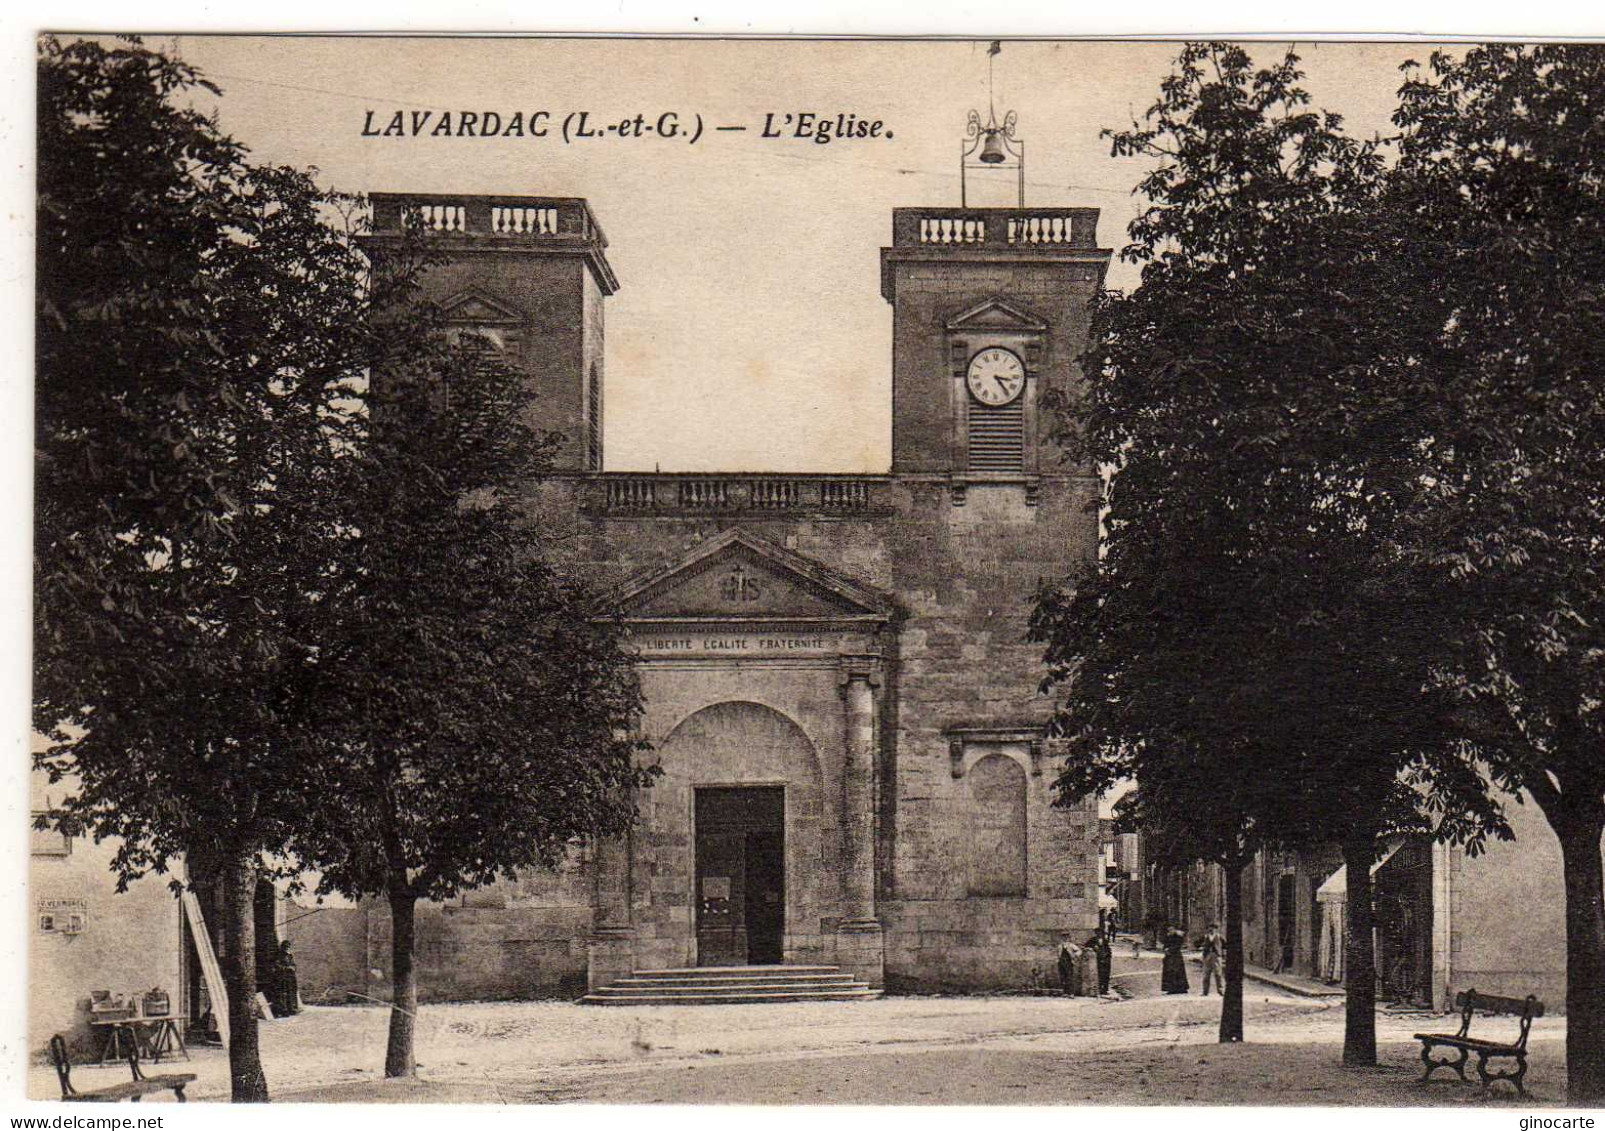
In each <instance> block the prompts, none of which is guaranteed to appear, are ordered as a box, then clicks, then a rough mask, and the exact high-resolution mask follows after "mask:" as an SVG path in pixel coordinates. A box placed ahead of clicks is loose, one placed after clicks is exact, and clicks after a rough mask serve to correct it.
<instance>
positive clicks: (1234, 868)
mask: <svg viewBox="0 0 1605 1131" xmlns="http://www.w3.org/2000/svg"><path fill="white" fill-rule="evenodd" d="M1225 872H1226V988H1225V996H1224V997H1223V998H1222V999H1221V1003H1220V1041H1221V1043H1222V1044H1231V1043H1233V1042H1236V1041H1241V1040H1242V1039H1243V864H1242V862H1241V861H1234V862H1233V863H1230V864H1227V865H1226V868H1225Z"/></svg>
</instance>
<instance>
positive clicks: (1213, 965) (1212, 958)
mask: <svg viewBox="0 0 1605 1131" xmlns="http://www.w3.org/2000/svg"><path fill="white" fill-rule="evenodd" d="M1198 949H1199V955H1200V957H1201V958H1202V959H1203V962H1204V993H1203V996H1204V997H1208V996H1209V985H1210V981H1211V980H1213V981H1214V983H1215V990H1216V992H1218V993H1220V994H1221V995H1223V996H1224V995H1225V993H1226V983H1225V982H1224V981H1222V979H1221V973H1220V967H1221V960H1222V959H1223V958H1225V956H1226V940H1225V939H1224V938H1222V937H1221V933H1220V925H1219V924H1218V923H1211V924H1210V925H1209V930H1208V931H1206V932H1205V933H1204V941H1203V943H1202V944H1201V945H1200V946H1199V948H1198Z"/></svg>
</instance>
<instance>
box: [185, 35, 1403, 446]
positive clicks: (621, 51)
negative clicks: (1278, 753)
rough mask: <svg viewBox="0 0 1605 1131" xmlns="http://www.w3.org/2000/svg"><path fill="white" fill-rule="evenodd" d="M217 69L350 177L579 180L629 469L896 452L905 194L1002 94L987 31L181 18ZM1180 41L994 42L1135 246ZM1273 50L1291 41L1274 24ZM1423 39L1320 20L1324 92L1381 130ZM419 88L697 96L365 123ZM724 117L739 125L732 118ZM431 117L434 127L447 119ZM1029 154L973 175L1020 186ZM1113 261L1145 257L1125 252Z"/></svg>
mask: <svg viewBox="0 0 1605 1131" xmlns="http://www.w3.org/2000/svg"><path fill="white" fill-rule="evenodd" d="M153 43H154V44H155V45H159V46H161V47H163V48H165V49H168V50H176V51H177V53H178V54H179V55H180V56H181V57H182V58H183V59H184V60H185V61H187V62H189V63H191V64H192V65H194V66H196V67H198V68H199V69H200V70H201V71H203V72H204V73H205V74H206V75H207V76H208V77H210V78H211V79H213V80H214V81H215V82H216V83H217V84H218V85H219V86H220V87H221V88H222V89H223V95H222V97H221V98H220V99H217V100H216V103H215V109H216V113H217V116H218V121H219V123H220V125H221V126H222V128H223V129H224V130H225V131H227V132H228V133H230V134H232V135H233V136H234V137H236V138H237V139H238V140H240V141H241V142H243V143H244V144H246V145H247V146H248V147H250V149H251V150H252V152H253V154H254V155H255V157H256V158H257V159H259V160H264V161H272V162H276V163H284V164H291V165H296V166H303V167H304V166H315V167H316V168H317V169H318V170H319V176H320V180H321V181H322V182H323V183H324V184H325V185H327V186H328V187H332V188H336V189H340V190H344V191H350V192H408V191H412V192H435V193H451V192H462V193H507V194H528V195H552V196H583V197H586V198H588V199H589V200H590V202H591V207H592V209H593V211H594V212H595V214H596V216H597V218H598V220H599V221H600V223H601V226H602V228H603V229H604V231H605V232H606V233H607V237H608V240H609V247H608V252H607V254H608V258H609V260H610V262H611V264H612V266H613V269H614V271H615V272H616V273H617V275H618V278H619V281H620V290H619V292H618V294H616V295H615V296H613V297H612V298H611V299H609V300H608V301H607V305H606V319H607V340H606V359H605V364H606V374H607V386H608V388H607V403H606V435H605V450H606V452H607V467H608V470H615V471H628V470H652V469H661V470H663V471H707V470H719V471H748V470H773V471H829V472H881V471H884V470H886V467H887V465H888V462H889V458H890V434H891V416H890V395H891V308H890V306H888V305H887V304H886V302H885V301H884V300H883V299H882V298H881V297H880V292H879V249H880V248H881V247H882V246H883V245H885V244H887V243H889V242H890V239H891V220H892V217H891V213H892V209H894V208H898V207H909V206H920V205H924V206H932V205H957V204H958V203H959V167H958V155H959V149H960V144H961V140H962V138H963V132H964V124H965V120H966V116H967V114H968V112H969V111H970V110H971V109H978V110H979V111H980V112H981V114H982V116H983V117H985V116H986V115H987V113H988V95H989V87H988V72H989V57H988V55H987V50H986V48H987V43H986V41H984V40H977V41H893V42H885V41H882V42H869V41H841V40H837V41H808V42H803V41H774V40H769V41H732V40H674V41H670V40H618V39H611V40H609V39H430V38H393V37H248V36H237V37H230V36H199V37H197V36H186V37H172V38H160V39H156V40H154V41H153ZM1177 49H1178V45H1177V44H1174V43H1152V42H1149V43H1118V42H1041V41H1035V42H1010V41H1006V42H1004V44H1003V47H1002V50H1001V52H1000V53H999V54H998V55H997V56H996V57H995V58H992V59H991V61H990V62H991V66H990V70H991V72H992V75H991V83H992V87H991V95H992V103H993V105H995V107H996V110H997V114H998V116H999V118H1001V117H1002V116H1003V114H1005V113H1006V112H1007V111H1009V110H1013V111H1014V112H1015V113H1016V114H1017V115H1018V123H1019V124H1018V134H1019V136H1020V137H1021V138H1023V139H1024V141H1025V143H1026V144H1025V148H1026V181H1027V184H1026V202H1027V204H1028V205H1044V206H1080V207H1094V208H1099V209H1101V210H1102V215H1101V218H1100V222H1099V242H1100V244H1101V245H1102V246H1105V247H1112V248H1115V249H1116V250H1118V249H1119V248H1120V247H1121V246H1122V245H1123V243H1124V237H1125V228H1126V225H1127V223H1128V222H1129V221H1130V219H1131V218H1132V216H1133V215H1134V214H1135V212H1136V209H1137V207H1138V204H1139V201H1138V200H1137V199H1135V198H1134V197H1133V196H1132V186H1133V185H1134V184H1135V183H1136V181H1137V180H1138V178H1139V177H1140V176H1141V173H1142V168H1143V167H1142V165H1141V164H1140V163H1139V162H1137V161H1135V160H1132V159H1129V158H1121V159H1116V158H1112V157H1111V156H1110V154H1109V143H1108V142H1107V141H1106V140H1103V139H1101V138H1100V136H1099V134H1100V131H1101V130H1103V129H1105V128H1116V129H1118V128H1122V127H1124V126H1126V125H1128V124H1129V123H1130V122H1131V120H1132V119H1133V117H1135V116H1139V115H1141V114H1142V112H1143V111H1144V110H1145V109H1146V108H1147V107H1148V106H1149V105H1150V104H1151V103H1152V102H1153V100H1154V98H1155V96H1156V94H1157V92H1158V86H1159V82H1160V80H1161V79H1162V78H1163V77H1164V75H1165V74H1166V73H1168V70H1169V66H1170V61H1171V60H1172V59H1173V57H1174V55H1175V53H1176V51H1177ZM1254 49H1255V51H1256V52H1258V53H1264V55H1265V56H1266V57H1267V58H1269V57H1271V56H1272V55H1273V54H1280V52H1281V51H1282V50H1284V49H1285V44H1259V45H1256V47H1255V48H1254ZM1427 51H1428V48H1426V47H1424V46H1423V45H1421V44H1419V43H1412V44H1409V45H1403V44H1390V43H1365V44H1335V43H1330V42H1326V43H1321V44H1318V45H1317V44H1306V45H1303V47H1302V48H1301V53H1303V54H1304V55H1305V57H1306V69H1307V71H1308V78H1307V82H1306V86H1307V88H1308V89H1309V90H1310V92H1311V93H1312V95H1313V96H1314V100H1315V103H1316V105H1318V106H1322V107H1325V108H1327V109H1331V110H1335V111H1338V112H1340V113H1342V114H1344V115H1345V117H1346V118H1347V120H1348V122H1349V125H1350V127H1351V128H1352V129H1353V130H1354V131H1355V132H1356V133H1359V134H1362V135H1369V134H1371V133H1373V132H1376V131H1386V130H1387V129H1388V128H1389V126H1388V116H1389V114H1390V113H1391V112H1392V107H1393V94H1394V91H1395V90H1396V88H1397V86H1398V81H1399V75H1398V69H1397V68H1398V65H1399V63H1400V62H1401V61H1402V60H1403V59H1405V58H1408V57H1415V58H1423V59H1424V58H1425V56H1426V52H1427ZM397 110H401V111H404V112H406V113H407V114H408V115H411V113H412V112H413V111H434V112H436V114H437V118H435V119H433V121H436V122H438V114H439V112H441V111H451V112H452V113H453V114H454V115H456V114H458V113H460V112H461V111H464V110H466V111H471V112H474V113H477V114H481V115H483V114H484V112H485V111H492V112H495V113H497V114H499V115H501V117H502V119H503V120H504V122H506V121H510V120H511V117H512V115H513V114H514V113H517V112H518V111H520V110H522V111H524V112H525V113H526V115H528V114H530V113H532V112H534V111H539V110H546V111H548V112H549V113H550V114H551V116H552V117H551V120H552V121H553V123H554V124H560V122H561V120H562V119H563V118H564V117H566V116H567V115H568V114H569V113H571V112H578V111H588V112H589V114H590V121H591V122H593V123H600V122H604V121H613V122H616V121H622V120H624V119H626V118H628V119H631V120H633V119H634V117H635V115H637V114H641V115H643V116H644V117H645V120H647V121H653V120H655V119H656V118H657V117H658V115H660V114H663V113H665V112H673V113H675V114H677V115H678V116H679V118H680V119H681V121H682V122H684V123H686V124H687V125H691V124H692V123H693V120H694V117H695V116H696V115H698V114H700V115H701V116H702V118H703V120H704V123H705V126H707V127H709V128H708V129H706V131H705V133H704V136H703V137H702V138H701V139H699V141H697V142H696V143H695V144H691V143H688V141H687V139H686V138H684V137H682V138H678V139H675V140H672V141H669V140H663V139H661V138H657V137H646V138H634V137H631V138H623V137H615V136H608V137H603V138H598V139H583V140H576V141H575V142H573V143H572V144H564V143H563V141H562V140H561V138H558V137H553V136H548V137H546V138H539V139H538V138H532V137H522V138H520V137H511V138H510V137H494V138H485V137H457V136H454V137H434V136H428V135H427V133H426V135H425V136H419V137H400V138H398V137H364V136H363V130H364V126H365V124H366V123H367V120H368V113H369V111H372V113H373V121H374V125H373V126H372V127H371V128H372V129H374V130H382V128H383V126H384V124H385V123H387V122H388V121H389V120H390V119H391V117H392V115H393V114H394V113H395V112H396V111H397ZM771 113H772V114H774V115H775V119H776V121H780V122H782V123H783V122H784V115H785V114H787V113H790V114H793V115H799V114H803V113H814V114H817V115H821V116H828V117H829V118H831V119H834V118H835V117H836V116H837V115H838V114H853V115H856V116H857V117H858V118H859V119H865V120H869V121H875V120H879V121H881V122H882V123H883V130H882V133H883V135H888V136H881V137H876V138H866V139H851V140H837V141H832V142H830V143H828V144H819V143H817V142H814V141H811V140H806V139H796V138H792V137H785V138H779V139H764V138H763V137H761V131H762V128H763V124H764V121H765V118H766V115H768V114H771ZM713 125H744V126H746V127H748V128H747V130H746V131H745V132H715V131H714V130H712V129H711V127H712V126H713ZM426 130H427V127H426ZM1011 177H1012V173H1007V174H1004V176H1003V177H1001V178H1000V177H998V176H997V175H995V174H994V175H993V177H992V178H991V181H990V182H987V181H985V180H983V182H982V183H980V184H976V183H974V182H973V181H972V184H971V203H972V204H973V203H977V202H978V200H979V202H980V203H989V204H1001V205H1007V204H1012V203H1013V199H1012V195H1013V182H1012V180H1011V179H1010V178H1011ZM1110 282H1111V284H1112V285H1115V286H1122V287H1129V286H1131V285H1133V284H1134V283H1135V272H1134V270H1133V269H1132V268H1131V267H1130V266H1128V265H1123V264H1119V263H1117V265H1116V266H1115V268H1114V269H1113V270H1112V271H1111V275H1110Z"/></svg>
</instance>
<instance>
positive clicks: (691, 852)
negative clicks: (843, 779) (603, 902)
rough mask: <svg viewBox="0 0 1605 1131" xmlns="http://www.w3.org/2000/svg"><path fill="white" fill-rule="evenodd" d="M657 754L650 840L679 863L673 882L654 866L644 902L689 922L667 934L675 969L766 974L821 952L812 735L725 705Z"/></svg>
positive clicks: (818, 803)
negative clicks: (676, 950) (678, 960)
mask: <svg viewBox="0 0 1605 1131" xmlns="http://www.w3.org/2000/svg"><path fill="white" fill-rule="evenodd" d="M657 749H658V754H659V761H660V764H661V765H662V767H663V771H664V772H663V776H662V777H661V778H660V779H659V780H658V782H657V783H656V784H655V785H654V787H653V788H652V789H651V790H649V791H647V794H646V797H647V799H648V805H649V807H650V811H649V813H648V814H647V816H648V823H649V828H650V831H651V834H652V835H653V836H654V838H655V839H657V840H658V841H659V842H660V843H665V842H672V843H674V844H677V845H679V846H682V848H683V855H682V859H681V861H680V865H679V867H678V868H675V869H673V871H674V872H677V873H679V874H678V875H673V874H665V873H664V871H663V869H662V867H661V866H662V865H663V864H664V863H666V861H664V860H663V859H662V858H661V857H660V859H659V861H658V864H659V868H658V869H656V871H657V876H656V878H655V880H654V881H653V882H652V883H651V884H650V888H649V890H651V891H652V901H653V903H654V905H657V904H660V903H661V904H664V905H668V906H673V905H678V906H680V907H686V908H687V911H688V912H689V914H684V915H682V916H678V917H675V921H674V928H675V930H674V931H673V932H672V933H674V934H678V935H680V939H681V942H682V945H683V947H684V950H683V951H682V954H683V955H684V958H683V959H682V960H689V961H691V962H694V963H695V964H696V965H701V966H744V965H765V964H778V963H780V962H783V961H786V960H792V959H794V958H795V957H797V956H798V955H799V954H803V955H807V954H809V953H810V952H815V951H817V948H818V940H817V939H814V938H813V937H812V936H813V935H817V934H818V925H819V917H820V914H821V906H820V898H821V894H822V893H821V892H820V890H819V881H820V876H819V873H820V871H821V869H820V868H819V867H818V866H817V864H818V862H819V860H820V854H821V847H822V840H821V838H822V832H823V828H822V826H823V820H822V817H823V792H822V788H821V774H820V765H819V759H818V757H817V755H816V753H815V751H814V747H813V744H812V743H811V742H810V741H809V740H808V737H807V735H805V734H804V733H803V731H802V729H801V728H800V727H799V726H798V725H797V724H796V723H795V722H793V721H792V720H791V719H790V718H788V717H787V716H786V715H784V714H782V713H781V712H779V711H777V710H775V709H774V708H772V707H768V706H765V705H763V704H760V703H755V702H750V701H730V702H723V703H716V704H713V705H712V706H709V707H704V708H702V709H701V710H699V711H696V712H694V713H693V714H692V715H690V716H689V717H687V718H686V719H685V720H683V721H682V722H681V723H680V724H679V725H678V726H676V727H675V728H674V729H673V730H672V731H671V732H670V733H669V735H668V736H667V737H666V738H664V739H663V741H662V742H661V743H659V744H658V747H657ZM682 869H683V870H682ZM687 905H689V906H687ZM809 924H812V930H811V931H810V928H809Z"/></svg>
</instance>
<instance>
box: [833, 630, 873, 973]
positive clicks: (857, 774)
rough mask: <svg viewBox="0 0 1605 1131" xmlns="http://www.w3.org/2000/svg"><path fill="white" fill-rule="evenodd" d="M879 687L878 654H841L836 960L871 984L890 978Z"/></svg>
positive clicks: (845, 968) (848, 970)
mask: <svg viewBox="0 0 1605 1131" xmlns="http://www.w3.org/2000/svg"><path fill="white" fill-rule="evenodd" d="M879 685H880V658H879V657H878V656H843V657H842V698H843V700H844V702H845V711H844V726H845V730H844V733H843V740H844V741H843V755H844V757H843V761H842V793H841V801H842V803H841V829H842V845H841V909H842V916H841V922H840V925H839V926H838V927H837V932H836V960H837V964H838V965H840V966H841V967H842V968H843V969H844V970H845V971H847V972H848V973H852V974H854V975H855V976H857V977H858V978H860V979H862V980H863V981H866V982H868V983H869V984H870V985H872V986H879V985H881V984H882V983H883V982H884V981H885V943H884V939H883V937H882V933H881V925H880V921H879V920H878V919H876V918H875V762H876V759H875V749H876V742H875V736H876V726H875V688H876V687H878V686H879Z"/></svg>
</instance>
